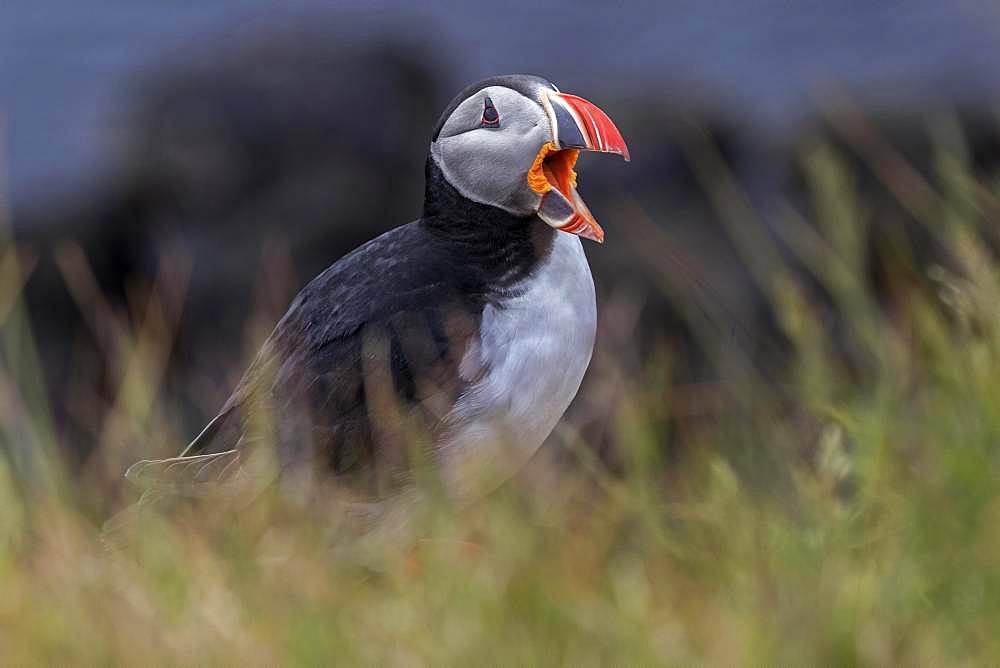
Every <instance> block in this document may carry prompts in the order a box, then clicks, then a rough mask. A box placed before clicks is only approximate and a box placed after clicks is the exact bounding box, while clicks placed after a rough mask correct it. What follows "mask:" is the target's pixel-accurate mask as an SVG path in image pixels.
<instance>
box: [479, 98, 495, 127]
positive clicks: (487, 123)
mask: <svg viewBox="0 0 1000 668" xmlns="http://www.w3.org/2000/svg"><path fill="white" fill-rule="evenodd" d="M481 127H484V128H498V127H500V112H498V111H497V108H496V107H494V106H493V100H491V99H490V96H489V95H487V96H486V99H485V100H483V120H482V123H481Z"/></svg>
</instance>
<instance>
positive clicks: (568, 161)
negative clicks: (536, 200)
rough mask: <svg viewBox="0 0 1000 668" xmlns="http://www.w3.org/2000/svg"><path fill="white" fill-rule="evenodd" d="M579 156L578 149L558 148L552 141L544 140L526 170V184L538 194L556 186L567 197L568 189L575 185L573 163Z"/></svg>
mask: <svg viewBox="0 0 1000 668" xmlns="http://www.w3.org/2000/svg"><path fill="white" fill-rule="evenodd" d="M552 154H555V155H552ZM579 157H580V151H578V150H576V149H565V150H559V149H558V148H556V145H555V144H553V143H552V142H546V143H545V144H543V145H542V148H541V150H539V151H538V155H536V156H535V161H534V162H533V163H532V164H531V169H529V170H528V185H529V186H531V189H532V190H534V191H535V192H536V193H538V194H540V195H541V194H544V193H547V192H548V191H549V190H551V189H552V188H558V189H559V190H560V192H562V194H563V195H565V196H566V197H567V198H569V197H570V189H571V188H573V187H575V186H576V172H575V171H573V165H575V164H576V161H577V159H578V158H579Z"/></svg>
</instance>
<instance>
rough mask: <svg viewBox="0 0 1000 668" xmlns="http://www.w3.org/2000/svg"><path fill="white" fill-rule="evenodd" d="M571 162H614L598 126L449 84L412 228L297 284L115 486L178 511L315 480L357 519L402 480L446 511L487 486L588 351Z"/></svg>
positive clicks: (596, 114) (551, 424) (545, 430)
mask: <svg viewBox="0 0 1000 668" xmlns="http://www.w3.org/2000/svg"><path fill="white" fill-rule="evenodd" d="M581 151H595V152H603V153H610V154H617V155H619V156H621V157H622V158H624V159H625V160H626V161H628V160H629V159H630V156H629V151H628V148H627V146H626V144H625V141H624V139H623V138H622V135H621V132H620V131H619V130H618V128H617V127H616V126H615V124H614V122H613V121H612V120H611V119H610V117H609V116H608V115H607V114H606V113H605V112H604V111H602V110H601V109H600V108H599V107H597V106H596V105H595V104H593V103H591V102H589V101H587V100H585V99H584V98H581V97H578V96H576V95H572V94H569V93H564V92H561V91H560V90H559V89H558V88H557V87H556V86H555V85H554V84H552V83H550V82H549V81H548V80H546V79H544V78H542V77H538V76H533V75H504V76H495V77H492V78H488V79H484V80H482V81H479V82H477V83H474V84H472V85H470V86H467V87H466V88H465V89H464V90H462V91H461V92H460V93H459V94H458V95H457V96H456V97H455V98H454V99H453V100H452V101H451V102H450V103H449V104H448V106H447V107H446V108H445V110H444V112H443V113H442V115H441V117H440V120H439V121H438V123H437V126H436V127H435V128H434V130H433V134H432V137H431V141H430V149H429V153H428V156H427V160H426V165H425V181H426V185H425V196H424V203H423V213H422V217H421V218H419V219H418V220H415V221H413V222H410V223H408V224H404V225H401V226H399V227H396V228H394V229H391V230H390V231H388V232H386V233H384V234H382V235H381V236H378V237H376V238H374V239H372V240H370V241H368V242H367V243H365V244H363V245H362V246H360V247H358V248H357V249H355V250H354V251H352V252H350V253H348V254H347V255H345V256H343V257H342V258H341V259H339V260H338V261H336V262H335V263H334V264H333V265H331V266H330V267H329V268H327V269H326V270H325V271H323V272H322V273H320V274H319V275H318V276H316V278H314V279H313V280H312V281H311V282H309V283H308V284H307V285H306V286H305V287H304V288H303V289H302V290H301V292H299V293H298V295H297V296H296V297H295V298H294V299H293V300H292V302H291V304H290V306H289V308H288V310H287V312H286V313H285V314H284V316H283V317H282V318H281V319H280V321H279V322H278V323H277V325H276V326H275V328H274V330H273V332H272V333H271V334H270V336H269V337H268V338H267V340H266V341H265V343H264V344H263V345H262V347H261V349H260V352H259V353H258V354H257V356H256V357H255V358H254V360H253V361H252V363H251V364H250V366H249V368H248V369H247V370H246V372H245V374H244V375H243V376H242V378H241V380H240V381H239V383H238V384H237V386H236V388H235V390H234V391H233V392H232V394H231V396H230V397H229V399H228V400H227V401H226V402H225V403H224V405H223V406H222V408H221V410H220V411H219V413H218V414H217V415H216V417H214V418H213V419H212V420H211V421H210V422H209V423H208V424H207V426H205V427H204V429H203V430H202V431H201V433H200V434H198V435H197V437H195V438H194V440H192V441H191V442H190V444H189V445H188V446H187V447H186V448H184V450H183V451H182V452H181V453H180V454H179V455H178V456H176V457H171V458H168V459H156V460H143V461H139V462H137V463H135V464H133V465H132V466H131V467H129V468H128V470H127V472H126V474H125V477H126V478H127V479H128V480H129V481H131V482H133V483H135V484H136V485H138V486H140V487H141V488H143V489H145V490H147V491H151V490H152V491H158V492H161V493H162V492H172V493H177V494H189V495H200V494H214V493H219V492H220V491H223V490H225V489H227V488H230V487H231V486H233V487H239V486H240V485H241V484H242V485H247V484H250V485H263V484H268V483H271V482H274V481H281V482H282V483H283V484H300V483H302V482H303V481H316V480H319V481H333V484H334V485H336V486H337V487H338V488H341V489H345V490H348V494H349V497H350V498H352V499H358V500H362V501H364V502H366V503H373V504H377V503H384V502H386V501H387V500H392V499H399V498H407V496H408V495H412V493H413V492H412V490H413V488H414V486H415V485H416V484H417V482H416V480H417V478H418V476H417V475H416V474H415V470H417V469H418V467H419V466H423V469H420V470H429V471H431V472H432V473H433V474H434V475H435V476H436V479H437V480H439V481H440V484H441V488H442V489H444V490H445V491H446V493H447V494H448V496H449V497H451V498H452V499H453V500H455V501H456V502H466V501H468V500H472V499H475V498H477V497H478V496H481V495H483V494H485V493H488V492H489V491H490V490H491V489H493V488H495V487H496V486H498V485H499V484H502V482H503V481H504V480H506V479H507V478H509V477H510V476H512V475H513V474H514V473H515V472H516V471H517V470H518V469H519V468H521V467H522V466H523V465H524V464H525V463H526V462H527V461H528V459H529V458H530V457H531V456H532V455H533V454H534V453H535V451H536V450H538V448H539V447H540V446H541V445H542V444H543V442H544V441H545V440H546V439H547V437H548V436H549V435H550V433H551V432H552V431H553V429H554V428H555V426H556V424H557V423H558V421H559V420H560V419H561V417H562V415H563V413H564V412H565V411H566V409H567V408H568V406H569V405H570V402H571V401H572V400H573V398H574V397H575V395H576V394H577V391H578V389H579V387H580V385H581V382H582V379H583V377H584V374H585V372H586V370H587V367H588V365H589V364H590V360H591V355H592V353H593V349H594V341H595V335H596V327H597V306H596V296H595V288H594V281H593V278H592V276H591V272H590V268H589V265H588V262H587V258H586V255H585V254H584V249H583V245H582V243H581V241H580V240H581V238H582V239H587V240H591V241H595V242H599V243H603V241H604V231H603V229H602V228H601V226H600V225H599V224H598V223H597V221H596V220H595V218H594V216H593V214H592V213H591V212H590V210H589V209H588V208H587V205H586V204H585V203H584V201H583V199H582V198H581V196H580V194H579V193H578V192H577V188H576V184H577V176H576V172H575V165H576V162H577V159H578V157H579V155H580V153H581ZM255 462H257V463H255ZM260 462H265V463H266V465H264V464H260Z"/></svg>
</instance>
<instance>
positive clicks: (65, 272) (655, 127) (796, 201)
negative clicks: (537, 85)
mask: <svg viewBox="0 0 1000 668" xmlns="http://www.w3.org/2000/svg"><path fill="white" fill-rule="evenodd" d="M0 17H2V18H0V95H2V97H0V103H2V105H3V118H2V122H3V128H4V137H3V143H2V146H3V149H4V154H3V155H0V161H2V162H0V164H4V165H5V173H6V177H7V181H8V182H7V184H6V185H5V188H4V190H3V192H6V193H7V194H9V207H8V209H9V213H10V219H11V220H12V221H13V228H14V235H15V237H16V238H17V239H18V240H20V241H21V242H23V243H25V244H27V245H28V246H29V247H31V248H34V249H35V250H36V252H37V253H38V258H39V260H38V266H37V268H36V269H35V271H34V273H33V275H32V277H31V280H30V282H29V284H28V291H27V295H28V300H29V306H30V309H31V316H32V318H33V321H34V326H35V335H36V336H37V337H38V341H39V344H40V346H41V353H42V358H43V360H44V363H45V372H46V378H47V381H48V388H49V394H50V396H51V399H52V405H53V407H54V410H55V412H56V416H57V418H58V420H59V422H58V424H59V425H60V429H62V430H63V431H64V433H65V434H66V435H67V439H66V440H67V442H69V443H72V444H74V451H75V452H76V453H77V454H79V455H81V456H82V455H84V454H85V453H86V452H87V451H88V450H89V449H90V448H91V447H92V445H93V443H94V441H95V439H96V438H98V437H99V435H95V434H94V433H91V432H88V430H87V429H86V428H85V427H84V426H83V425H81V424H80V418H79V412H78V411H74V410H73V409H72V402H71V401H68V400H67V397H68V395H69V394H70V393H72V392H73V391H78V390H79V388H80V387H84V386H86V387H91V388H92V390H93V392H94V393H95V394H96V395H97V396H99V397H100V396H102V395H103V394H106V395H107V396H104V397H103V399H104V401H105V402H107V403H110V402H112V401H113V400H114V396H113V394H114V392H115V391H117V389H118V388H119V387H120V385H119V384H118V383H117V381H115V382H112V380H113V379H107V378H105V379H104V380H103V381H102V377H103V376H106V375H107V374H109V373H110V372H109V371H108V369H107V367H106V366H105V365H103V364H101V363H100V362H99V360H100V359H101V358H102V355H105V354H106V352H107V342H106V341H104V340H103V339H104V338H106V337H111V338H113V336H114V334H113V332H112V333H108V332H105V331H102V327H101V325H100V324H99V322H98V324H96V325H95V324H94V322H95V321H93V319H92V318H91V317H90V316H91V315H92V314H90V313H88V310H90V309H94V308H98V307H101V308H106V309H109V310H110V311H112V312H121V313H123V314H125V316H124V317H126V318H127V317H128V314H129V313H130V311H129V308H130V307H129V304H130V300H132V299H133V295H134V294H136V293H137V292H138V293H141V292H143V290H148V288H149V286H150V285H151V284H152V283H153V282H154V281H156V280H157V279H156V277H157V276H158V275H160V276H162V274H163V271H166V270H169V267H170V266H173V265H171V264H170V263H175V264H177V263H180V265H182V266H184V267H187V269H185V270H184V271H183V272H181V273H184V274H185V275H187V273H188V271H189V279H188V280H187V281H186V283H185V286H186V287H185V289H184V291H183V296H182V297H178V299H179V300H181V301H182V303H183V309H182V310H179V311H178V313H179V315H178V317H179V321H178V323H177V326H176V332H175V333H176V341H175V342H174V343H173V344H172V352H171V354H170V356H169V363H168V366H167V369H166V371H165V376H164V385H163V391H164V392H165V394H166V395H168V396H172V397H176V402H177V404H178V408H177V412H178V415H179V417H180V418H181V419H182V421H183V423H184V424H185V425H186V426H187V427H188V428H189V429H190V430H191V431H194V430H195V429H196V427H197V426H198V425H199V424H200V423H202V422H203V421H204V420H205V419H206V418H207V417H210V416H211V414H212V413H213V411H214V410H215V409H216V408H217V407H218V405H219V404H220V403H221V401H222V400H224V398H225V394H226V392H227V391H228V390H229V389H230V387H231V385H232V383H233V382H234V380H235V378H236V377H237V376H238V374H239V372H240V370H241V363H242V362H243V361H245V360H246V357H247V355H248V354H249V352H250V351H252V349H253V346H254V345H255V344H256V343H259V340H260V337H261V336H263V335H266V331H267V327H266V325H261V326H260V327H259V328H256V329H255V328H253V327H249V326H248V322H252V321H253V318H254V317H255V314H258V315H257V316H256V317H259V318H260V319H261V321H262V322H265V323H266V322H267V321H268V319H269V318H276V317H277V316H279V315H280V313H281V311H282V310H283V308H284V306H285V304H286V303H287V300H288V299H290V297H291V296H292V295H293V294H294V292H295V291H296V290H297V289H298V288H299V287H301V285H302V284H304V282H305V281H307V280H308V279H309V278H311V277H312V276H313V275H315V274H316V273H318V272H319V271H321V270H322V269H323V268H324V267H326V266H327V265H328V264H330V263H332V262H333V261H334V260H335V259H337V257H339V256H340V255H341V254H343V253H345V252H347V251H349V250H350V249H352V248H353V247H355V246H357V245H358V244H360V243H361V242H363V241H365V240H366V239H368V238H370V237H372V236H374V235H375V234H377V233H379V232H381V231H384V230H386V229H389V228H391V227H394V226H397V225H399V224H402V223H405V222H407V221H409V220H411V219H413V218H415V217H417V216H418V215H419V213H420V209H421V202H422V188H423V164H424V160H425V157H426V151H427V144H428V141H429V137H430V132H431V129H432V127H433V124H434V121H435V119H436V118H437V115H438V113H439V112H440V110H441V109H442V108H443V107H444V105H445V104H446V103H447V101H448V100H449V99H450V98H451V96H452V95H454V94H455V93H456V92H457V91H458V90H460V89H461V88H462V87H463V86H464V85H465V84H466V83H469V82H471V81H474V80H477V79H480V78H484V77H486V76H490V75H494V74H499V73H510V72H528V73H536V74H540V75H542V76H545V77H547V78H549V79H551V80H552V81H554V82H555V83H556V84H557V85H559V86H560V88H562V89H563V90H567V91H570V92H574V93H577V94H580V95H583V96H584V97H586V98H588V99H591V100H593V101H595V102H597V103H598V104H599V105H600V106H601V107H602V108H604V109H605V110H607V111H608V112H609V114H610V115H611V117H612V118H614V119H615V121H616V123H617V124H618V126H619V127H620V128H621V130H622V132H623V134H624V136H625V138H626V140H627V141H628V143H629V146H630V148H631V150H632V156H633V160H632V163H631V164H629V165H625V164H623V163H621V162H620V161H616V160H612V159H610V158H608V157H605V156H585V157H584V158H583V160H581V164H580V172H581V192H582V193H583V194H584V196H585V197H586V198H587V201H588V203H589V204H590V206H591V208H592V209H593V211H594V212H595V214H596V216H597V218H598V220H600V221H601V222H602V224H603V225H604V227H605V229H606V230H607V235H608V236H607V243H606V244H605V245H604V246H603V247H597V246H595V245H588V246H587V252H588V255H589V257H590V258H591V262H592V265H593V267H594V273H595V281H596V283H597V286H598V291H599V299H600V300H601V309H600V312H601V314H602V323H601V330H600V336H599V347H598V353H597V356H596V358H595V369H596V370H597V371H596V373H598V374H602V373H603V376H602V378H604V379H606V378H607V377H608V375H609V374H612V373H618V374H621V375H622V376H623V377H628V374H629V371H628V370H629V369H636V370H637V369H640V368H641V367H642V364H643V362H644V360H645V359H646V358H647V356H649V355H651V354H654V352H656V351H662V350H668V351H669V352H670V354H671V358H672V359H673V364H672V366H671V369H672V372H671V373H672V376H671V379H670V382H671V384H672V385H673V387H674V389H673V390H672V394H671V396H672V401H671V406H672V408H671V411H672V419H677V420H681V421H683V420H685V419H694V420H696V419H697V417H698V416H700V415H704V414H706V413H710V412H712V411H714V410H718V407H719V404H720V397H724V396H725V395H726V393H727V391H726V388H725V373H724V371H723V370H722V369H720V365H721V364H722V361H723V360H729V361H734V360H735V362H734V363H735V365H736V366H737V367H739V366H740V365H741V364H743V365H746V366H747V367H750V368H753V369H754V370H755V372H758V373H760V374H761V375H762V376H763V377H772V376H773V377H775V382H778V380H779V379H778V378H777V376H780V373H779V371H780V368H781V359H782V354H783V348H784V346H783V341H782V337H781V335H780V333H779V329H778V327H777V326H776V324H775V316H774V314H773V309H772V306H771V303H770V301H769V299H768V298H767V290H766V289H765V286H766V285H767V283H768V280H769V279H768V276H767V273H768V272H769V271H770V270H771V268H774V270H775V271H777V267H778V263H776V262H775V261H774V260H775V258H780V259H782V261H783V262H787V265H788V266H789V267H792V269H793V270H794V271H796V272H797V274H796V275H798V276H799V277H800V278H801V280H802V281H803V283H804V284H809V283H810V272H809V267H808V266H805V265H807V264H808V262H807V261H806V260H803V258H802V257H801V256H800V255H797V254H796V253H793V252H791V251H790V250H789V249H788V247H787V235H786V234H784V233H783V232H782V220H783V219H784V218H785V217H786V216H787V215H788V214H789V212H792V213H793V214H794V215H795V216H796V219H798V218H799V217H800V218H801V219H802V220H804V221H806V222H807V223H811V221H812V220H813V218H814V216H813V215H812V202H811V195H810V188H809V179H808V174H806V173H804V171H803V159H804V157H808V156H809V155H810V154H811V153H812V152H814V151H815V150H816V147H817V146H821V145H830V146H832V147H834V149H833V150H835V152H836V155H838V156H840V159H842V160H843V161H845V163H846V164H849V165H851V166H852V170H853V172H854V174H855V184H856V187H857V188H858V189H859V191H860V192H861V193H862V194H863V195H864V196H865V198H866V202H868V206H869V209H867V210H866V211H867V212H866V216H867V217H868V218H869V219H870V221H869V222H870V223H871V224H869V225H867V226H866V227H865V229H866V230H867V235H868V236H867V238H865V239H864V244H865V246H866V249H867V250H866V257H867V258H868V266H867V271H868V272H869V276H868V279H869V280H870V282H871V283H872V285H873V286H874V287H875V289H877V290H878V291H879V293H880V295H882V296H884V300H885V303H886V304H887V305H888V306H891V303H892V301H893V299H897V298H899V295H898V293H899V291H900V290H901V289H924V288H923V286H924V285H925V283H926V279H927V276H926V275H925V274H926V273H927V272H926V269H927V268H928V267H931V266H934V265H937V264H942V265H947V264H948V262H949V258H948V257H947V253H946V252H945V251H944V250H943V249H941V248H939V247H938V245H937V244H936V243H935V241H934V235H933V234H930V233H928V230H927V225H926V224H924V223H921V222H920V221H918V220H916V219H915V218H917V217H919V216H917V215H916V214H915V213H914V211H913V210H912V209H908V208H907V207H904V206H901V205H900V204H899V197H898V195H899V193H898V192H896V191H895V190H894V180H893V174H897V173H898V172H899V169H900V165H902V164H904V163H905V165H906V166H907V167H906V169H913V170H914V172H915V173H916V174H918V175H919V174H929V173H931V172H932V171H933V170H934V169H935V160H936V159H937V158H936V156H937V155H938V149H939V148H940V144H941V141H942V140H941V136H942V134H941V133H940V132H938V133H937V134H935V129H936V128H938V129H939V128H942V127H944V128H948V129H950V130H953V132H951V133H950V134H949V133H945V136H946V137H948V138H951V139H950V140H946V141H945V143H946V144H947V143H948V141H952V143H953V145H952V146H951V148H955V146H956V145H960V147H961V151H962V152H963V155H965V156H966V157H967V162H968V166H969V168H970V169H971V170H972V171H973V172H974V173H975V174H977V175H980V176H984V177H985V178H987V179H988V180H989V179H993V180H994V182H995V177H996V176H1000V132H998V124H997V118H998V117H997V110H998V107H997V105H996V104H995V103H996V101H997V100H998V99H1000V59H998V58H997V54H996V46H997V44H1000V5H998V4H997V3H996V2H991V1H986V0H984V1H981V2H976V1H971V0H970V1H965V0H957V1H956V2H940V1H932V0H910V1H908V2H904V1H888V0H886V1H882V2H872V1H870V0H869V1H864V2H846V1H844V2H819V1H816V0H804V1H800V2H789V1H787V0H783V1H782V0H761V1H758V2H744V1H743V0H719V1H716V2H686V1H673V2H637V3H630V4H626V3H609V2H590V1H586V2H575V3H564V4H561V5H556V4H549V3H543V2H537V1H536V2H531V3H521V4H516V3H496V2H492V3H480V4H475V3H465V2H454V1H451V0H449V1H445V2H437V3H427V4H426V5H425V6H422V7H420V8H414V7H413V6H412V5H411V4H410V3H403V2H341V3H331V2H319V1H306V0H284V1H282V2H243V1H239V0H225V1H220V2H212V3H206V2H190V1H187V0H184V1H177V2H161V3H154V2H148V1H140V0H129V1H128V2H126V1H124V0H121V1H114V2H113V1H110V0H109V1H106V2H92V3H84V2H70V1H68V0H58V1H56V0H50V1H46V2H36V1H30V2H29V1H28V0H7V1H6V2H4V3H3V6H2V8H0ZM904 172H905V170H904ZM904 187H905V186H904ZM901 240H902V241H901ZM900 244H902V245H903V246H905V248H906V252H900V250H899V249H900ZM81 250H82V254H80V252H79V251H81ZM178 258H184V260H183V261H182V260H179V259H178ZM82 259H85V262H83V261H82ZM83 267H86V269H83ZM164 267H167V269H166V270H165V269H164ZM171 271H173V270H171ZM900 276H902V277H903V278H900ZM88 277H92V278H93V280H94V281H95V285H96V286H97V287H98V288H99V292H100V293H103V294H104V295H106V297H107V300H108V301H107V304H106V305H103V306H101V305H99V304H91V303H87V295H88V294H89V295H91V297H93V295H94V294H96V293H94V292H87V291H86V290H84V289H83V288H82V287H81V285H82V284H83V283H86V280H88ZM900 286H904V287H903V288H901V287H900ZM74 290H75V292H74ZM815 299H816V303H817V305H819V306H818V307H821V308H827V309H828V310H829V318H828V321H827V322H828V323H829V326H830V328H831V331H837V330H838V328H839V327H841V325H840V324H838V322H837V313H836V308H835V307H834V304H832V303H831V300H830V299H829V298H828V296H827V295H824V294H823V291H822V290H821V289H820V288H818V287H816V288H815ZM259 314H263V315H259ZM272 322H273V321H272ZM842 343H843V352H844V357H845V360H846V362H845V364H846V366H847V367H848V368H855V369H857V368H859V367H862V368H863V361H859V360H852V359H851V344H850V341H849V340H844V341H843V342H842ZM720 350H722V351H723V352H724V354H722V355H720V354H719V351H720ZM88 359H91V360H94V361H93V362H92V363H88V362H87V360H88ZM87 369H91V370H92V373H90V375H89V377H88V378H86V379H83V380H81V379H80V378H76V377H75V375H80V374H83V375H87V371H86V370H87ZM611 369H615V370H617V371H614V372H612V371H610V370H611ZM81 370H84V371H81ZM74 374H75V375H74ZM592 375H593V374H592ZM613 386H614V384H613V383H612V384H611V385H609V384H607V383H603V384H597V383H590V382H589V381H588V384H587V385H586V386H585V389H584V392H583V394H582V395H581V397H580V398H579V400H578V402H577V404H576V407H575V415H576V418H575V419H576V421H577V424H578V426H579V427H580V428H581V429H583V430H584V431H586V430H590V431H591V436H592V437H593V438H592V440H593V442H596V443H600V440H601V438H602V437H601V434H602V433H603V431H602V424H604V423H606V421H607V419H608V416H609V414H610V413H611V412H613V410H614V401H613V392H612V390H609V389H608V388H609V387H612V388H613ZM74 388H75V390H74ZM723 403H724V402H723Z"/></svg>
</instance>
